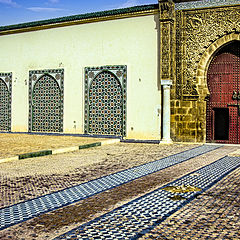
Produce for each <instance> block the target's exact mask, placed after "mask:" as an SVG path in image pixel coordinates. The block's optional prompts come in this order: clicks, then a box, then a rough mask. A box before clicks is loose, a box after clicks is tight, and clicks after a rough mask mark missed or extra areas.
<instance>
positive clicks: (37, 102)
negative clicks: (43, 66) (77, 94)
mask: <svg viewBox="0 0 240 240" xmlns="http://www.w3.org/2000/svg"><path fill="white" fill-rule="evenodd" d="M63 74H64V71H63V69H56V70H41V71H30V75H29V77H30V84H29V106H30V107H29V132H62V131H63V76H64V75H63Z"/></svg>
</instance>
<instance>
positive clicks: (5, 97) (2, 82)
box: [0, 73, 12, 132]
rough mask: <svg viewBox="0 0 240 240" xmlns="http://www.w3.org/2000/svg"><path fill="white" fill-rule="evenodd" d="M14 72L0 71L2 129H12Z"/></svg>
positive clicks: (0, 127) (0, 126)
mask: <svg viewBox="0 0 240 240" xmlns="http://www.w3.org/2000/svg"><path fill="white" fill-rule="evenodd" d="M11 104H12V73H0V131H7V132H10V131H11Z"/></svg>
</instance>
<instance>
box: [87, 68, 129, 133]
mask: <svg viewBox="0 0 240 240" xmlns="http://www.w3.org/2000/svg"><path fill="white" fill-rule="evenodd" d="M126 98H127V66H124V65H121V66H102V67H87V68H85V116H84V118H85V125H84V128H85V130H84V132H85V133H86V134H96V135H116V136H126V114H127V111H126V105H127V99H126Z"/></svg>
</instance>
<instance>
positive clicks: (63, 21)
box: [0, 4, 159, 35]
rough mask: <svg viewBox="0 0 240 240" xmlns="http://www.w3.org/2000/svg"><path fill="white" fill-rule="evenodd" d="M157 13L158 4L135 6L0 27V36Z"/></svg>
mask: <svg viewBox="0 0 240 240" xmlns="http://www.w3.org/2000/svg"><path fill="white" fill-rule="evenodd" d="M158 13H159V8H158V4H152V5H143V6H136V7H131V8H123V9H116V10H110V11H102V12H96V13H88V14H81V15H74V16H69V17H62V18H55V19H49V20H43V21H36V22H29V23H23V24H17V25H10V26H3V27H0V35H8V34H16V33H23V32H31V31H39V30H44V29H51V28H58V27H66V26H72V25H79V24H86V23H94V22H100V21H109V20H116V19H123V18H132V17H140V16H147V15H154V14H158Z"/></svg>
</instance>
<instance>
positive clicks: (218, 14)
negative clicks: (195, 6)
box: [176, 6, 240, 98]
mask: <svg viewBox="0 0 240 240" xmlns="http://www.w3.org/2000/svg"><path fill="white" fill-rule="evenodd" d="M176 19H177V52H178V51H180V52H181V53H178V54H177V81H176V97H177V98H181V95H182V96H183V97H184V96H185V95H193V94H194V95H196V93H197V92H196V88H195V85H198V83H197V82H196V71H197V66H198V63H199V61H200V58H201V56H202V54H203V53H204V52H205V50H206V48H208V47H209V46H210V45H211V44H212V43H213V42H215V41H216V40H217V39H219V38H220V37H222V36H224V35H226V34H229V33H232V32H240V21H239V19H240V6H235V7H224V8H215V9H214V8H211V9H202V10H189V11H185V10H184V11H177V16H176ZM180 85H181V86H182V89H181V88H180V87H181V86H180ZM193 89H194V90H193ZM191 90H192V91H191Z"/></svg>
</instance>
